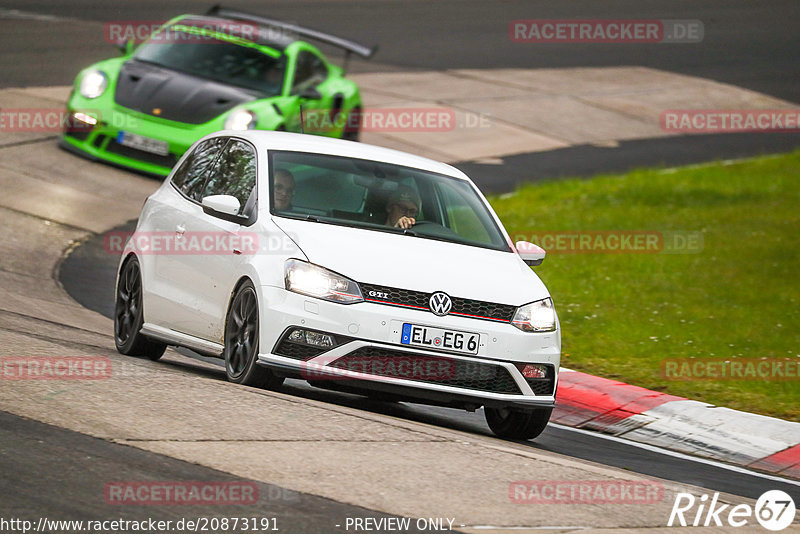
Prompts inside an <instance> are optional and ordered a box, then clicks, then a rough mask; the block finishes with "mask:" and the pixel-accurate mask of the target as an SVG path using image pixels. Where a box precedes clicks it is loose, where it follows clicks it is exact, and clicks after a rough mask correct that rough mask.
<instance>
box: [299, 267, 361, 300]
mask: <svg viewBox="0 0 800 534" xmlns="http://www.w3.org/2000/svg"><path fill="white" fill-rule="evenodd" d="M284 283H285V284H286V289H287V290H288V291H293V292H295V293H300V294H303V295H309V296H311V297H317V298H321V299H325V300H330V301H333V302H339V303H341V304H353V303H354V302H361V301H363V300H364V297H363V295H362V294H361V288H360V287H358V284H357V283H355V282H354V281H352V280H350V279H349V278H345V277H344V276H342V275H340V274H336V273H334V272H332V271H329V270H328V269H323V268H322V267H319V266H317V265H313V264H311V263H308V262H305V261H301V260H295V259H291V260H286V263H285V264H284Z"/></svg>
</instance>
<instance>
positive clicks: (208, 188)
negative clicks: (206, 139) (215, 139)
mask: <svg viewBox="0 0 800 534" xmlns="http://www.w3.org/2000/svg"><path fill="white" fill-rule="evenodd" d="M255 185H256V153H255V150H254V149H253V147H252V146H251V145H250V144H248V143H245V142H244V141H238V140H236V139H231V141H230V143H228V146H227V147H226V148H225V150H224V151H223V152H222V154H221V155H220V157H219V159H218V160H217V163H216V165H215V166H214V169H213V170H212V171H211V174H210V176H209V179H208V182H207V183H206V185H205V187H204V188H203V191H202V195H201V198H202V197H207V196H210V195H232V196H234V197H236V198H237V199H239V203H240V204H241V207H240V208H239V215H250V214H251V213H252V211H253V209H254V208H255V195H256V193H255ZM251 197H252V198H251ZM248 201H250V202H248Z"/></svg>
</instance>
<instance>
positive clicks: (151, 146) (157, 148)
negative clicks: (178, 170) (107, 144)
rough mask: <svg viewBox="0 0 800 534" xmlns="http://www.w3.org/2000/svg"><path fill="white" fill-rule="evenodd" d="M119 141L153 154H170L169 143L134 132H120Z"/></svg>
mask: <svg viewBox="0 0 800 534" xmlns="http://www.w3.org/2000/svg"><path fill="white" fill-rule="evenodd" d="M117 143H119V144H121V145H125V146H129V147H131V148H135V149H137V150H143V151H144V152H150V153H151V154H158V155H159V156H166V155H168V154H169V143H167V142H166V141H161V140H159V139H153V138H151V137H145V136H143V135H138V134H132V133H130V132H120V133H119V135H117Z"/></svg>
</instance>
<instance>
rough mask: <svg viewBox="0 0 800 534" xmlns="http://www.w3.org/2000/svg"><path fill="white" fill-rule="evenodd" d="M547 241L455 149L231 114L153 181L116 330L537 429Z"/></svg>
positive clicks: (239, 367) (246, 380) (249, 373)
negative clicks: (452, 155) (461, 162)
mask: <svg viewBox="0 0 800 534" xmlns="http://www.w3.org/2000/svg"><path fill="white" fill-rule="evenodd" d="M543 258H544V251H543V250H542V249H540V248H538V247H536V246H535V245H531V244H530V243H525V242H520V243H517V244H516V246H515V245H514V244H513V243H512V241H511V239H510V237H509V235H508V234H507V233H506V231H505V230H504V228H503V226H502V224H501V223H500V220H499V219H498V218H497V215H496V214H495V213H494V211H493V210H492V208H491V206H490V205H489V203H488V202H487V201H486V199H485V198H484V197H483V195H482V194H481V193H480V191H479V190H478V189H477V187H476V186H475V185H474V184H473V183H472V182H471V181H470V179H469V178H468V177H467V176H465V175H464V174H463V173H462V172H460V171H459V170H457V169H455V168H453V167H451V166H449V165H445V164H443V163H438V162H435V161H431V160H428V159H425V158H421V157H417V156H413V155H410V154H405V153H402V152H398V151H395V150H389V149H386V148H380V147H376V146H370V145H365V144H362V143H353V142H349V141H341V140H335V139H327V138H324V137H317V136H310V135H300V134H291V133H282V132H264V131H246V132H240V131H237V132H233V131H223V132H218V133H216V134H213V135H210V136H207V137H205V138H203V139H201V140H200V141H198V142H197V143H195V145H194V146H193V147H192V148H191V149H190V150H189V151H188V152H187V153H186V154H185V155H184V156H183V158H182V159H181V161H180V162H178V164H177V165H176V167H175V169H174V170H173V171H172V173H171V174H170V176H169V177H168V178H167V179H166V180H165V181H164V183H163V185H162V186H161V187H160V188H159V189H158V190H157V191H156V192H155V193H153V194H152V195H151V196H150V197H149V198H148V199H147V201H146V203H145V205H144V207H143V209H142V213H141V216H140V217H139V222H138V225H137V227H136V230H135V232H134V234H133V235H132V236H131V238H130V239H129V241H128V242H127V245H126V247H125V251H124V253H123V255H122V258H121V261H120V266H119V271H118V276H117V291H116V308H115V315H114V334H115V341H116V345H117V349H118V350H119V351H120V352H121V353H123V354H131V355H146V356H149V357H150V358H152V359H158V358H159V357H161V355H162V354H163V353H164V350H165V348H166V346H167V345H176V346H183V347H187V348H189V349H192V350H194V351H196V352H199V353H201V354H204V355H209V356H216V357H220V358H224V360H225V371H226V373H227V376H228V378H229V379H230V380H231V381H233V382H236V383H240V384H246V385H252V386H259V387H267V388H276V387H278V386H280V385H281V383H282V382H283V379H284V378H286V377H294V378H303V379H306V380H308V381H309V382H310V383H312V384H314V385H317V386H321V387H326V388H331V389H338V390H346V391H354V392H359V393H363V394H366V395H371V396H376V397H379V398H383V399H390V400H402V401H409V402H419V403H426V404H436V405H442V406H450V407H456V408H463V409H467V410H476V409H477V408H479V407H481V406H483V407H484V408H485V413H486V419H487V422H488V424H489V426H490V428H491V429H492V431H494V432H495V433H496V434H497V435H500V436H503V437H509V438H517V439H528V438H532V437H535V436H537V435H538V434H540V433H541V432H542V430H544V428H545V426H546V425H547V422H548V420H549V418H550V413H551V411H552V408H553V405H554V402H555V393H556V384H557V379H558V369H559V360H560V355H561V335H560V330H559V323H558V317H557V315H556V312H555V309H554V307H553V302H552V300H551V298H550V295H549V293H548V291H547V289H546V288H545V286H544V284H543V283H542V282H541V280H540V279H539V277H537V276H536V274H534V273H533V271H532V270H531V269H530V267H529V265H537V264H539V263H541V261H542V259H543Z"/></svg>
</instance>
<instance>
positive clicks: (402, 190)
mask: <svg viewBox="0 0 800 534" xmlns="http://www.w3.org/2000/svg"><path fill="white" fill-rule="evenodd" d="M420 204H421V201H420V198H419V195H418V194H417V193H416V191H414V190H413V189H411V188H410V187H408V186H400V187H399V188H398V189H397V191H395V192H394V193H392V195H391V196H390V197H389V201H388V202H387V203H386V214H387V217H386V225H387V226H394V227H395V228H406V229H408V228H411V227H412V226H414V224H415V223H416V222H417V220H416V218H417V215H419V209H420Z"/></svg>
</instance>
